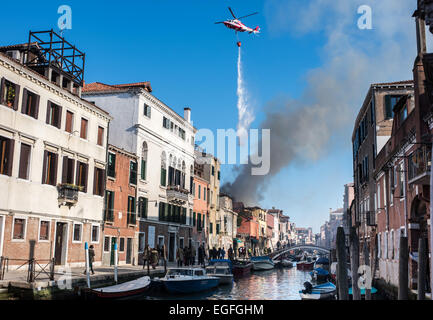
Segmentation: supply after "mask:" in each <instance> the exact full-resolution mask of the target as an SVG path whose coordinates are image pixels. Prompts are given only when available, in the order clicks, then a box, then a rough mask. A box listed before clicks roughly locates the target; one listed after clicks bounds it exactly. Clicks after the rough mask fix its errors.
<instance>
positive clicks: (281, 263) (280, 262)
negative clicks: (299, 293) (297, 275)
mask: <svg viewBox="0 0 433 320" xmlns="http://www.w3.org/2000/svg"><path fill="white" fill-rule="evenodd" d="M273 262H274V264H275V266H276V267H281V268H292V267H293V262H291V261H290V260H288V259H275V260H273Z"/></svg>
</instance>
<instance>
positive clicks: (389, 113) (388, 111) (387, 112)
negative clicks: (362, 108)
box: [385, 96, 392, 118]
mask: <svg viewBox="0 0 433 320" xmlns="http://www.w3.org/2000/svg"><path fill="white" fill-rule="evenodd" d="M390 117H392V110H391V96H385V118H390Z"/></svg>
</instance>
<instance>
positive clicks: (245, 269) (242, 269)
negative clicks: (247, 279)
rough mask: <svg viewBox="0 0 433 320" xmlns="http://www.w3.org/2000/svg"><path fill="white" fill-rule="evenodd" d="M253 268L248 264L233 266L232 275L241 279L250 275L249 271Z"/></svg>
mask: <svg viewBox="0 0 433 320" xmlns="http://www.w3.org/2000/svg"><path fill="white" fill-rule="evenodd" d="M252 268H253V264H252V263H248V264H245V265H234V266H233V275H234V276H235V277H243V276H246V275H249V274H250V273H251V269H252Z"/></svg>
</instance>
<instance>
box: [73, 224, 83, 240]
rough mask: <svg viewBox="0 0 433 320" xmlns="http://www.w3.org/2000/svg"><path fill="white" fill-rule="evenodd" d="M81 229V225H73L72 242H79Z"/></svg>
mask: <svg viewBox="0 0 433 320" xmlns="http://www.w3.org/2000/svg"><path fill="white" fill-rule="evenodd" d="M82 228H83V225H82V224H78V223H74V235H73V239H74V241H77V242H81V231H82Z"/></svg>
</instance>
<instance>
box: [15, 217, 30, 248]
mask: <svg viewBox="0 0 433 320" xmlns="http://www.w3.org/2000/svg"><path fill="white" fill-rule="evenodd" d="M15 219H23V220H24V221H25V224H24V238H23V239H14V228H15ZM27 223H28V219H27V217H24V216H20V215H14V216H13V217H12V228H11V242H25V241H26V237H27Z"/></svg>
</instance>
